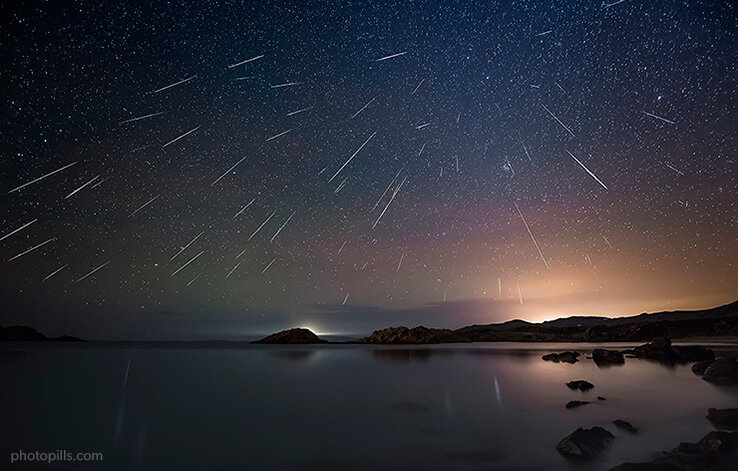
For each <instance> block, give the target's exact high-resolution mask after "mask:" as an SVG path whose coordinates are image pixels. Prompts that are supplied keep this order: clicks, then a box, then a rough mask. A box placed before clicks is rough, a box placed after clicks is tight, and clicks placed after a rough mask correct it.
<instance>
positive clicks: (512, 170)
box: [505, 156, 515, 178]
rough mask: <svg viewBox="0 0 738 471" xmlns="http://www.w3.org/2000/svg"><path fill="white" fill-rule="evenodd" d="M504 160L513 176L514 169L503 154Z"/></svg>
mask: <svg viewBox="0 0 738 471" xmlns="http://www.w3.org/2000/svg"><path fill="white" fill-rule="evenodd" d="M505 162H507V167H508V168H509V169H510V171H511V172H512V176H513V177H514V176H515V169H514V168H513V166H512V164H511V163H510V159H508V158H507V156H505ZM511 178H512V177H511Z"/></svg>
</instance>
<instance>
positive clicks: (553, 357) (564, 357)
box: [541, 352, 579, 363]
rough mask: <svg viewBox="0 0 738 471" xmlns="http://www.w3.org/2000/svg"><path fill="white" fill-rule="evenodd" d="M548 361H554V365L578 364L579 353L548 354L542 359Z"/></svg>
mask: <svg viewBox="0 0 738 471" xmlns="http://www.w3.org/2000/svg"><path fill="white" fill-rule="evenodd" d="M541 358H542V359H544V360H546V361H553V362H554V363H559V362H562V361H563V362H564V363H576V362H577V361H579V352H561V353H547V354H546V355H543V356H542V357H541Z"/></svg>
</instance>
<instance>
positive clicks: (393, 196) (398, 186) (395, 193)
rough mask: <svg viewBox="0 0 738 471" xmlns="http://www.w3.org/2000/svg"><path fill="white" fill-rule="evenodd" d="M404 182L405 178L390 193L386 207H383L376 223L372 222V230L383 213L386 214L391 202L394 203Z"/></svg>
mask: <svg viewBox="0 0 738 471" xmlns="http://www.w3.org/2000/svg"><path fill="white" fill-rule="evenodd" d="M405 180H407V177H405V178H403V179H402V182H400V184H399V185H397V188H395V190H394V191H393V192H392V197H391V198H390V200H389V202H388V203H387V206H385V207H384V210H382V214H380V215H379V217H378V218H377V220H376V221H374V225H373V226H372V229H374V228H375V227H377V224H379V221H380V219H382V216H384V213H386V212H387V208H389V207H390V204H392V201H394V199H395V196H397V193H399V192H400V188H402V185H404V184H405Z"/></svg>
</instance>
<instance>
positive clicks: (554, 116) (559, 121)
mask: <svg viewBox="0 0 738 471" xmlns="http://www.w3.org/2000/svg"><path fill="white" fill-rule="evenodd" d="M541 106H542V107H543V109H544V110H546V113H548V114H550V115H551V117H552V118H553V119H555V120H556V122H557V123H559V124H560V125H561V127H562V128H564V129H566V132H568V133H569V134H571V136H572V137H576V136H574V133H573V132H571V129H569V128H568V127H567V126H566V124H564V123H562V122H561V120H560V119H559V118H557V117H556V115H555V114H553V113H551V110H549V109H548V108H546V105H544V104H543V103H541Z"/></svg>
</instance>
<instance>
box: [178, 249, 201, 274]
mask: <svg viewBox="0 0 738 471" xmlns="http://www.w3.org/2000/svg"><path fill="white" fill-rule="evenodd" d="M204 253H205V251H204V250H201V251H200V253H198V254H197V255H195V256H194V257H192V258H191V259H189V260H187V261H186V262H185V264H184V265H182V266H181V267H179V268H177V269H176V270H174V273H172V276H174V275H176V274H177V273H179V272H180V271H182V270H184V268H185V267H186V266H187V265H189V264H190V263H192V262H194V261H195V259H197V257H199V256H200V255H202V254H204Z"/></svg>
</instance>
